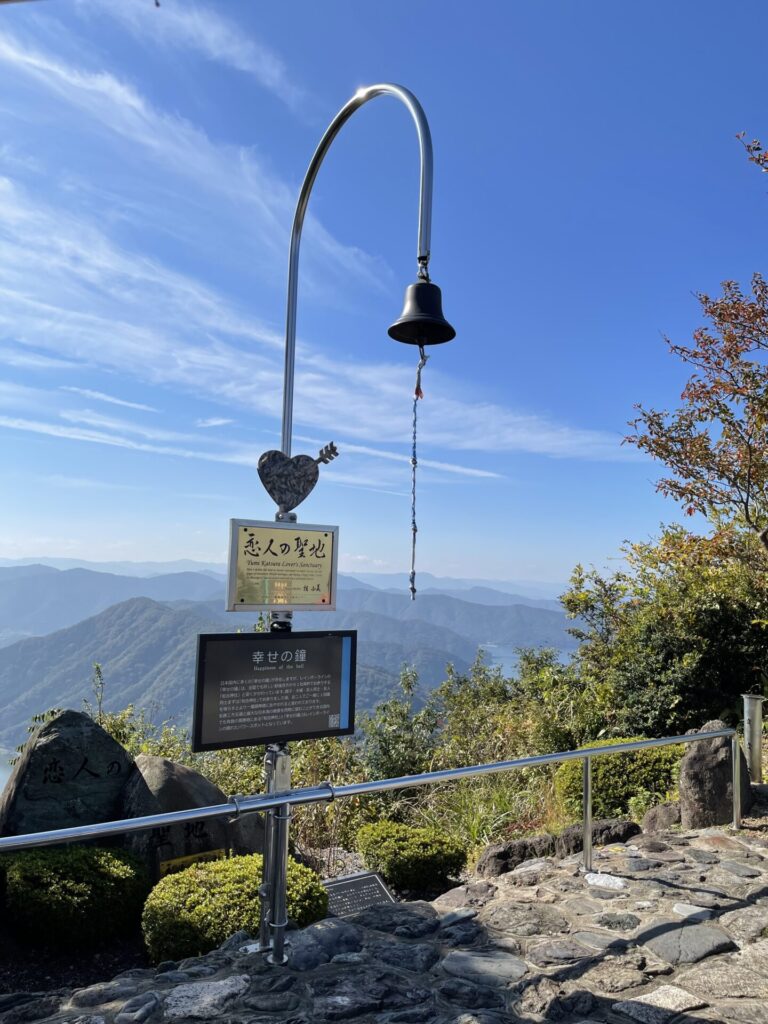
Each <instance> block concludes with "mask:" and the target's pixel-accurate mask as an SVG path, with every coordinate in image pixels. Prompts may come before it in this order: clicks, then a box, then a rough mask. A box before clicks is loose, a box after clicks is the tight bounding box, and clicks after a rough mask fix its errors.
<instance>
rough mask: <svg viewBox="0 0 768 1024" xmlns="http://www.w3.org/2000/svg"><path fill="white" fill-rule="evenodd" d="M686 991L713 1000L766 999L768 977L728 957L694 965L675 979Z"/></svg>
mask: <svg viewBox="0 0 768 1024" xmlns="http://www.w3.org/2000/svg"><path fill="white" fill-rule="evenodd" d="M675 980H676V982H677V984H679V985H682V987H683V988H684V989H686V990H687V991H688V992H693V993H695V994H696V995H697V996H701V997H702V998H705V999H707V1000H708V1001H709V1002H712V1001H713V1000H715V999H719V998H722V999H743V998H744V997H745V996H749V997H751V998H753V999H768V979H766V978H764V977H761V975H759V974H758V973H757V972H756V971H751V970H749V969H748V968H746V967H743V966H741V965H740V964H737V963H733V962H732V961H729V960H727V959H726V960H720V961H715V962H711V963H703V964H698V965H697V966H696V967H692V968H691V970H689V971H684V972H683V973H682V974H679V975H678V976H677V978H676V979H675Z"/></svg>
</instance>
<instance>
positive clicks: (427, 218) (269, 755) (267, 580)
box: [195, 83, 456, 964]
mask: <svg viewBox="0 0 768 1024" xmlns="http://www.w3.org/2000/svg"><path fill="white" fill-rule="evenodd" d="M385 95H386V96H393V97H394V98H395V99H397V100H399V101H400V102H401V103H403V104H404V105H405V107H406V108H407V110H408V112H409V113H410V115H411V118H412V119H413V122H414V125H415V127H416V132H417V135H418V140H419V155H420V177H419V230H418V247H417V280H416V283H415V284H412V285H409V286H408V288H407V290H406V298H405V306H404V308H403V312H402V314H401V315H400V317H399V318H398V319H397V320H396V321H395V323H393V324H392V326H391V327H390V328H389V329H388V333H389V335H390V337H392V338H394V339H395V340H396V341H402V342H404V343H405V344H409V345H416V346H418V348H419V353H420V357H421V361H420V363H419V371H418V372H419V374H420V371H421V368H422V367H423V365H424V363H425V362H426V359H427V357H426V355H425V354H424V346H425V345H436V344H441V343H442V342H446V341H450V340H451V339H452V338H453V337H454V336H455V333H456V332H455V331H454V329H453V327H452V326H451V325H450V324H449V323H448V321H447V320H446V319H445V317H444V316H443V312H442V299H441V294H440V289H439V288H438V287H437V285H436V284H434V283H433V282H432V281H431V280H430V277H429V259H430V235H431V227H432V139H431V136H430V132H429V125H428V124H427V119H426V116H425V114H424V111H423V110H422V108H421V104H420V103H419V101H418V100H417V99H416V97H415V96H414V95H413V93H411V92H410V91H409V90H408V89H404V88H403V87H402V86H400V85H393V84H390V83H385V84H382V85H372V86H368V87H367V88H364V89H360V90H358V92H356V93H355V95H354V96H353V97H352V98H351V99H350V100H349V101H348V102H347V103H346V104H345V105H344V106H343V107H342V109H341V110H340V111H339V112H338V114H337V115H336V117H335V118H334V119H333V121H332V122H331V124H330V125H329V126H328V128H327V129H326V131H325V134H324V135H323V137H322V139H321V140H320V143H319V145H318V147H317V149H316V150H315V153H314V156H313V157H312V160H311V162H310V165H309V168H308V170H307V173H306V175H305V177H304V182H303V184H302V186H301V191H300V192H299V198H298V202H297V204H296V212H295V214H294V219H293V227H292V230H291V245H290V255H289V262H288V299H287V309H286V325H285V370H284V384H283V421H282V439H281V443H282V448H281V450H279V451H278V450H274V451H268V452H264V453H263V455H262V456H261V457H260V459H259V463H258V472H259V477H260V479H261V482H262V484H263V485H264V488H265V490H266V491H267V493H268V494H269V495H270V497H271V498H272V499H273V500H274V502H275V504H276V505H277V513H276V515H275V522H274V523H271V522H263V521H259V520H242V519H234V520H232V521H231V526H230V557H229V584H228V590H227V609H228V610H229V611H248V612H255V611H269V613H270V634H269V635H270V636H271V637H272V641H273V647H274V650H275V651H277V652H278V656H282V653H283V652H284V651H285V652H288V651H291V650H293V651H294V652H295V650H297V649H298V648H297V647H296V645H295V644H294V643H293V641H297V640H298V639H299V637H300V636H302V637H305V636H306V637H309V636H310V634H291V625H292V619H293V612H294V610H302V611H323V610H329V611H330V610H333V609H334V608H335V607H336V564H337V559H338V527H334V526H309V525H304V524H301V525H299V524H297V520H296V514H295V512H293V509H295V508H296V507H297V506H298V505H300V504H301V502H302V501H304V499H305V498H306V497H307V496H308V495H309V493H310V492H311V491H312V489H313V488H314V486H315V484H316V483H317V480H318V476H319V468H320V466H321V465H326V464H328V463H329V462H331V461H332V460H333V459H335V458H336V457H337V456H338V454H339V452H338V450H337V449H336V446H335V444H334V443H333V442H331V443H329V444H327V445H325V446H324V447H323V448H321V449H320V452H319V453H318V455H317V457H312V456H310V455H295V456H293V457H292V456H291V435H292V431H293V385H294V364H295V357H296V307H297V297H298V270H299V249H300V246H301V232H302V228H303V225H304V217H305V214H306V211H307V205H308V203H309V196H310V193H311V191H312V186H313V185H314V183H315V178H316V177H317V173H318V171H319V169H320V166H321V164H322V162H323V160H324V158H325V155H326V153H327V152H328V149H329V148H330V146H331V143H332V142H333V140H334V139H335V138H336V136H337V135H338V133H339V131H340V130H341V128H342V126H343V125H344V124H345V123H346V122H347V121H348V120H349V118H350V117H351V116H352V114H353V113H354V112H355V111H356V110H358V109H359V108H360V107H362V106H363V105H364V104H365V103H367V102H368V101H369V100H372V99H374V98H375V97H376V96H385ZM419 379H420V378H419V376H418V375H417V397H420V394H421V392H420V386H419ZM415 406H416V399H414V440H413V457H412V459H411V466H412V473H413V480H414V483H413V488H414V491H413V493H414V499H413V512H412V523H411V528H412V533H413V543H412V547H413V551H414V553H415V538H416V520H415V472H416V465H417V463H416V449H415V445H416V435H415V430H416V428H415V416H416V412H415ZM413 558H414V554H412V562H411V594H412V596H413V595H415V587H414V582H413V580H414V562H413ZM289 636H291V637H292V640H291V644H292V645H293V646H286V645H284V646H283V647H279V644H278V638H279V640H281V641H283V640H285V639H286V638H287V637H289ZM332 636H334V634H331V633H327V634H325V635H323V636H322V637H321V635H320V634H318V637H319V638H320V639H319V640H318V643H319V645H320V647H319V648H318V650H316V651H315V653H314V654H313V657H314V658H315V660H316V661H317V660H318V659H320V660H322V657H321V655H322V652H321V650H320V649H321V648H322V647H323V646H325V647H326V648H327V652H326V653H327V655H328V657H330V653H331V647H332V643H333V641H332V640H331V637H332ZM347 636H349V634H347ZM230 639H231V638H230ZM248 639H252V637H249V638H248ZM208 641H209V642H210V643H214V642H221V638H219V637H213V638H208ZM302 647H303V641H302ZM242 649H244V647H243V648H241V650H242ZM306 650H307V652H309V640H307V648H306ZM252 653H256V652H255V651H254V652H252ZM220 655H221V651H219V652H214V651H213V647H210V648H208V647H206V652H205V654H203V653H202V650H201V653H200V658H199V662H198V666H199V667H198V673H199V674H198V687H197V695H196V704H195V743H196V744H198V743H199V744H200V746H199V747H198V748H196V749H215V745H216V744H220V743H222V742H223V741H224V740H225V739H228V740H229V741H230V742H227V743H226V744H225V745H228V746H236V745H238V744H246V743H249V742H259V740H260V741H261V742H267V752H266V757H265V759H264V767H265V776H266V790H267V793H268V794H269V795H275V794H276V795H280V794H282V793H285V794H288V793H289V791H290V789H291V759H290V752H289V750H288V746H287V741H288V739H289V738H296V736H295V735H293V734H292V733H291V728H290V726H291V724H292V723H294V722H295V719H296V714H297V713H298V712H297V708H294V709H291V708H290V706H289V705H290V703H291V701H290V698H289V699H288V700H285V698H283V699H282V702H283V705H284V707H283V711H284V715H283V718H280V717H279V715H278V717H277V718H275V714H276V713H277V712H278V711H279V708H278V705H279V704H280V701H279V700H277V702H276V698H275V693H276V688H279V687H280V685H281V683H280V680H281V676H280V673H278V672H275V673H273V677H271V682H270V683H269V685H268V686H264V687H261V688H260V689H259V695H258V696H253V697H252V698H251V697H247V696H246V695H247V694H249V693H250V694H252V695H253V694H254V693H255V690H254V688H253V686H252V685H247V684H243V680H249V681H250V682H251V683H252V681H253V678H254V677H253V673H252V671H250V669H252V668H253V665H251V666H246V669H249V670H248V671H246V669H244V668H243V666H242V664H241V663H240V662H238V661H237V658H235V671H234V674H227V673H224V674H222V672H221V671H220V669H221V665H220V666H219V668H217V669H216V670H215V672H214V670H213V668H212V667H211V664H212V661H215V659H216V657H219V656H220ZM307 656H309V655H308V654H307ZM350 657H351V661H350V662H349V663H348V664H349V665H351V678H352V687H353V686H354V644H353V642H352V653H351V655H350ZM209 662H211V664H209ZM291 664H292V666H293V669H295V667H296V662H295V658H294V660H293V662H292V663H291ZM201 666H202V667H201ZM293 669H292V670H291V671H293ZM211 672H213V673H214V675H216V676H217V678H218V683H214V684H213V685H207V684H206V679H207V678H208V676H206V673H208V674H209V675H210V673H211ZM200 673H202V676H201V675H200ZM290 674H291V673H290V672H289V673H285V674H284V675H283V676H282V678H283V679H286V680H287V679H288V676H289V675H290ZM293 674H294V675H297V673H295V672H294V673H293ZM347 674H348V675H349V674H350V673H349V672H348V673H347ZM298 675H300V673H299V674H298ZM343 675H344V673H343V671H341V676H342V677H343ZM262 678H263V679H264V680H265V681H266V680H267V676H266V675H265V676H263V677H262ZM225 691H226V696H225V695H224V694H225ZM270 692H271V697H270V696H269V693H270ZM281 692H283V691H281ZM285 692H287V691H285ZM294 692H295V693H296V692H298V691H294ZM246 699H247V700H250V701H251V704H250V705H249V710H248V711H242V707H243V701H244V700H246ZM339 699H341V697H340V698H339ZM297 700H298V698H297ZM313 700H314V701H315V704H314V708H313V710H314V711H315V712H317V714H316V716H315V717H316V718H317V716H318V715H319V716H320V717H322V716H323V715H325V719H326V722H327V723H328V724H329V729H328V731H326V732H321V733H318V732H311V728H312V726H310V734H311V735H315V736H317V735H343V734H345V733H350V732H352V731H353V730H354V710H353V705H352V703H351V702H350V703H349V704H348V705H347V709H348V710H349V720H348V721H347V723H346V724H347V726H348V728H343V729H342V728H341V727H340V726H335V727H332V726H331V725H330V723H331V722H334V721H335V718H336V717H337V716H338V722H339V723H341V721H342V720H343V718H344V708H343V706H342V705H339V709H338V710H337V711H334V710H330V711H329V710H328V708H326V707H325V706H324V710H323V711H322V712H320V711H318V703H317V701H318V698H317V692H316V690H315V692H314V697H313ZM270 701H271V704H270ZM238 702H239V704H238ZM259 702H262V703H259ZM268 705H269V706H268ZM238 707H240V711H241V712H242V721H241V718H239V717H238V716H237V713H236V712H237V709H238ZM276 709H277V711H276ZM230 711H232V715H230V717H229V718H228V717H227V716H228V715H229V713H230ZM260 715H261V716H262V717H261V718H259V716H260ZM249 716H250V717H249ZM269 716H272V717H269ZM299 717H300V715H299ZM256 718H259V720H260V721H261V723H262V727H261V728H260V729H258V730H255V731H254V728H253V723H254V720H255V719H256ZM318 720H319V719H318ZM267 723H271V724H267ZM278 723H284V724H278ZM285 723H287V724H285ZM241 725H244V726H245V728H244V729H242V730H240V732H238V729H239V727H240V726H241ZM316 725H317V721H316V722H315V726H316ZM270 731H271V735H270ZM301 735H307V733H306V732H302V733H301ZM238 737H239V738H238ZM207 741H209V742H210V743H212V744H214V746H213V747H212V746H206V742H207ZM290 817H291V805H290V802H289V801H287V800H286V801H285V802H281V803H279V804H278V805H277V806H270V808H269V811H268V814H267V821H266V829H265V842H264V873H263V881H262V889H261V896H262V900H261V921H260V929H259V945H260V948H261V949H262V950H263V951H264V952H269V960H270V962H272V963H275V964H282V963H285V962H286V959H287V958H286V955H285V929H286V926H287V920H286V910H285V906H286V872H287V867H288V828H289V823H290Z"/></svg>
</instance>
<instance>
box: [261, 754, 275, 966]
mask: <svg viewBox="0 0 768 1024" xmlns="http://www.w3.org/2000/svg"><path fill="white" fill-rule="evenodd" d="M278 749H279V748H278V747H277V746H276V745H275V744H270V745H269V746H268V747H267V752H266V754H265V755H264V776H265V779H264V781H265V787H264V788H265V791H266V792H267V793H269V794H271V793H275V792H277V789H276V786H275V781H276V780H275V768H276V760H277V753H278ZM275 810H276V808H270V810H268V811H267V813H266V815H265V816H264V856H263V860H262V866H261V885H260V886H259V900H260V905H259V950H260V951H261V952H263V953H267V952H269V950H270V948H271V938H272V936H271V933H270V930H269V919H270V913H271V899H272V874H273V865H274V863H275V831H276V830H275Z"/></svg>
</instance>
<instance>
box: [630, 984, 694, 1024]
mask: <svg viewBox="0 0 768 1024" xmlns="http://www.w3.org/2000/svg"><path fill="white" fill-rule="evenodd" d="M706 1005H707V1004H706V1002H705V1001H702V1000H701V999H697V998H696V997H695V996H691V995H690V993H688V992H686V991H685V990H684V989H681V988H678V987H677V986H676V985H661V986H660V987H659V988H657V989H655V990H654V991H653V992H649V993H648V994H647V995H643V996H637V997H635V998H634V999H627V1000H624V1001H622V1002H620V1003H614V1004H613V1006H612V1007H611V1009H612V1010H613V1011H614V1012H616V1013H623V1014H625V1015H626V1016H627V1017H631V1018H632V1020H636V1021H639V1022H640V1024H667V1021H670V1020H672V1018H673V1017H675V1016H676V1015H677V1014H679V1013H685V1012H686V1011H688V1010H700V1009H701V1008H702V1007H704V1006H706Z"/></svg>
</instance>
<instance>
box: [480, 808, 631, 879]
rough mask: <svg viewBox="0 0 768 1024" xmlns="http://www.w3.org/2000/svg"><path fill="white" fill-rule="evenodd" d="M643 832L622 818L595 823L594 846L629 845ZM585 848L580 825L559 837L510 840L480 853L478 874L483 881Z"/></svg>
mask: <svg viewBox="0 0 768 1024" xmlns="http://www.w3.org/2000/svg"><path fill="white" fill-rule="evenodd" d="M639 832H640V827H639V826H638V825H636V824H635V822H634V821H625V820H623V819H622V818H605V819H602V820H600V821H595V822H593V823H592V844H593V845H594V846H609V845H610V844H611V843H626V842H627V840H628V839H631V838H632V836H636V835H637V834H638V833H639ZM583 848H584V829H583V827H582V826H581V825H569V826H568V828H566V829H564V831H563V832H562V834H561V835H559V836H550V835H543V836H533V837H531V838H530V839H510V840H509V841H508V842H506V843H494V844H493V845H492V846H486V848H485V849H484V850H483V852H482V853H481V854H480V859H479V860H478V862H477V867H476V868H475V871H476V872H477V874H478V875H481V876H482V877H483V878H495V877H496V876H497V875H503V874H506V873H507V872H508V871H514V869H515V868H516V867H518V866H519V865H520V864H522V863H523V861H526V860H534V859H536V858H539V857H551V856H556V857H567V856H568V855H569V854H571V853H579V852H580V851H581V850H582V849H583Z"/></svg>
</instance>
